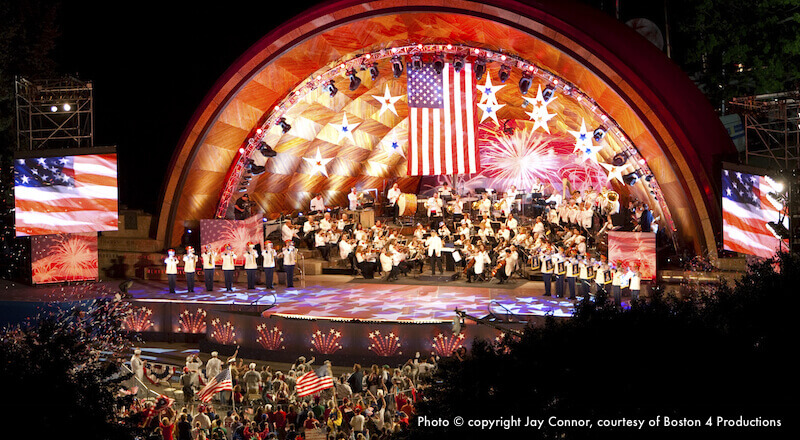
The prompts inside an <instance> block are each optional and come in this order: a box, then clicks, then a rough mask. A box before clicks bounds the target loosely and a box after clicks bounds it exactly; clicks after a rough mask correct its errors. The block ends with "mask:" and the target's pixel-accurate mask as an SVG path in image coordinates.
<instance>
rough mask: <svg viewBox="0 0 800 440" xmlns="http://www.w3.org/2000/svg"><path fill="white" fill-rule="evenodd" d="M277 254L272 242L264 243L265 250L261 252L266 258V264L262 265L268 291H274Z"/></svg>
mask: <svg viewBox="0 0 800 440" xmlns="http://www.w3.org/2000/svg"><path fill="white" fill-rule="evenodd" d="M277 254H278V253H277V252H275V249H273V247H272V242H271V241H269V240H267V241H266V242H264V250H262V251H261V256H262V257H263V258H264V262H263V264H262V266H263V268H264V283H265V284H266V286H267V289H270V290H272V289H274V288H275V286H274V285H273V280H274V278H275V275H274V273H275V257H276V256H277Z"/></svg>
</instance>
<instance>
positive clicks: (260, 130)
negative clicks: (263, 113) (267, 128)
mask: <svg viewBox="0 0 800 440" xmlns="http://www.w3.org/2000/svg"><path fill="white" fill-rule="evenodd" d="M262 132H264V130H262V129H261V128H257V129H256V134H261V133H262Z"/></svg>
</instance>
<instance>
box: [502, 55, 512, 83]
mask: <svg viewBox="0 0 800 440" xmlns="http://www.w3.org/2000/svg"><path fill="white" fill-rule="evenodd" d="M503 56H505V55H503ZM510 75H511V68H510V67H508V65H506V64H503V66H502V67H500V82H501V83H504V82H506V81H508V77H509V76H510Z"/></svg>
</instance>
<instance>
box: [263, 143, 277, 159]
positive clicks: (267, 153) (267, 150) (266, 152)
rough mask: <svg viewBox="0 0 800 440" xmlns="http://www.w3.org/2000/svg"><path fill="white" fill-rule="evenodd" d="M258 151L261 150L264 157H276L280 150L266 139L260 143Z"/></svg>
mask: <svg viewBox="0 0 800 440" xmlns="http://www.w3.org/2000/svg"><path fill="white" fill-rule="evenodd" d="M258 151H259V152H261V155H262V156H264V157H275V156H277V155H278V152H277V151H275V150H273V149H272V147H270V146H269V144H268V143H266V142H264V141H261V142H259V143H258Z"/></svg>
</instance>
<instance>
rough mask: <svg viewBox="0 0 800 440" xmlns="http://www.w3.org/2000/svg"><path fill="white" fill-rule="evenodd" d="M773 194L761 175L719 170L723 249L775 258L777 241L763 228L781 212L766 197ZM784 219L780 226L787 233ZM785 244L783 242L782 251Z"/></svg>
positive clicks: (772, 188)
mask: <svg viewBox="0 0 800 440" xmlns="http://www.w3.org/2000/svg"><path fill="white" fill-rule="evenodd" d="M771 192H772V193H777V192H778V191H777V190H776V188H775V184H774V182H773V181H772V180H771V179H769V178H767V177H764V176H757V175H753V174H747V173H740V172H736V171H730V170H723V172H722V233H723V247H724V248H725V250H729V251H734V252H740V253H743V254H750V255H756V256H759V257H764V258H771V257H773V256H775V253H776V252H778V249H779V247H780V240H779V239H778V238H776V237H775V235H773V233H772V232H771V231H770V230H769V229H768V228H767V223H769V222H775V223H778V220H779V217H780V212H781V211H782V210H783V209H784V208H783V205H782V204H781V203H779V202H778V201H775V200H773V199H772V198H771V197H769V193H771ZM788 222H789V221H788V219H787V218H784V219H783V226H785V227H786V228H787V230H788V228H789V223H788ZM787 248H788V243H787V242H786V241H784V249H787Z"/></svg>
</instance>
